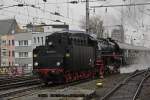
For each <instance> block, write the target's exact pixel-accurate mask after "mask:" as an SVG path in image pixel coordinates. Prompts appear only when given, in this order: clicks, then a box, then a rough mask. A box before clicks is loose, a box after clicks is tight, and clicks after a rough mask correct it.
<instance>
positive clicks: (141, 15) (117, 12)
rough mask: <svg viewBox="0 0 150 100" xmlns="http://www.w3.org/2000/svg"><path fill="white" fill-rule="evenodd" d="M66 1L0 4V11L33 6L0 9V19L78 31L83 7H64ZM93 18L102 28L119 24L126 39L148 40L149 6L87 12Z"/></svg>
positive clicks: (108, 0) (108, 1) (2, 0)
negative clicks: (56, 22)
mask: <svg viewBox="0 0 150 100" xmlns="http://www.w3.org/2000/svg"><path fill="white" fill-rule="evenodd" d="M68 1H72V0H47V2H46V3H44V2H43V0H0V5H3V6H1V7H4V6H11V5H15V4H18V3H24V4H34V5H35V6H36V7H37V9H35V8H32V7H12V8H6V9H0V19H7V18H16V20H17V22H18V23H19V25H25V24H27V23H30V22H32V23H33V22H34V23H36V24H40V23H46V24H53V23H54V22H53V21H52V20H61V21H62V22H66V23H67V24H69V25H70V29H79V28H80V27H79V26H80V20H81V19H82V18H83V17H84V16H85V3H83V2H82V3H81V2H80V3H78V4H68V3H66V2H68ZM77 1H78V0H77ZM79 1H81V0H79ZM91 1H96V2H90V6H97V5H114V4H129V3H145V2H150V0H125V1H123V0H105V1H101V0H91ZM39 8H40V9H39ZM90 9H91V8H90ZM51 12H52V13H54V12H59V13H60V14H61V15H62V16H61V17H59V16H55V15H52V14H50V13H51ZM97 15H98V16H101V19H102V20H103V21H104V26H113V25H120V24H121V22H122V24H123V25H124V28H125V34H127V36H128V35H129V37H130V38H131V37H135V38H141V39H143V37H142V34H145V37H146V38H147V37H148V36H149V35H148V33H149V29H150V28H149V23H150V20H149V19H150V5H146V6H138V7H137V6H135V7H114V8H96V9H95V10H93V9H91V10H90V16H97ZM131 33H132V34H131ZM133 33H134V34H133ZM148 39H149V38H148Z"/></svg>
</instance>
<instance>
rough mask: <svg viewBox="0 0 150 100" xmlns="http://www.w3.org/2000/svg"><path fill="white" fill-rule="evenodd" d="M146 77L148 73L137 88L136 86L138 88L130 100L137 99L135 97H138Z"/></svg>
mask: <svg viewBox="0 0 150 100" xmlns="http://www.w3.org/2000/svg"><path fill="white" fill-rule="evenodd" d="M147 73H148V72H147ZM147 73H146V74H147ZM148 77H150V73H149V74H148V75H145V77H144V78H143V79H142V81H141V82H140V84H139V86H138V88H137V90H136V92H135V94H134V96H133V99H132V100H136V99H137V97H138V96H139V93H140V91H141V89H142V86H143V83H144V81H145V80H146V79H147V78H148Z"/></svg>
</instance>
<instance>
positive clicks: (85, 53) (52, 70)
mask: <svg viewBox="0 0 150 100" xmlns="http://www.w3.org/2000/svg"><path fill="white" fill-rule="evenodd" d="M119 45H121V48H120V46H119ZM125 49H126V50H127V47H126V48H124V46H122V44H121V43H117V42H115V41H114V40H112V39H98V40H97V39H95V38H93V37H91V36H90V35H88V34H86V33H84V32H81V31H61V32H55V33H53V34H51V35H49V36H47V37H46V44H45V45H44V46H38V47H36V48H35V49H34V50H33V71H34V73H36V74H38V76H39V77H40V78H41V79H42V80H43V81H44V82H45V83H48V82H53V83H67V82H72V81H76V80H82V79H86V78H92V77H95V76H101V77H102V76H103V74H104V72H110V71H111V72H112V71H117V70H118V68H119V66H120V64H121V63H125V62H126V59H124V54H126V53H125V52H128V50H127V51H125ZM145 50H147V49H142V51H145ZM147 51H148V50H147ZM128 53H129V52H128ZM126 55H127V54H126Z"/></svg>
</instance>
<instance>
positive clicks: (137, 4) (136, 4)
mask: <svg viewBox="0 0 150 100" xmlns="http://www.w3.org/2000/svg"><path fill="white" fill-rule="evenodd" d="M142 5H150V3H134V4H119V5H100V6H91V8H102V7H122V6H142Z"/></svg>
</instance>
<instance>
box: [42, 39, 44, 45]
mask: <svg viewBox="0 0 150 100" xmlns="http://www.w3.org/2000/svg"><path fill="white" fill-rule="evenodd" d="M41 41H42V45H43V44H44V43H43V37H41Z"/></svg>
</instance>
